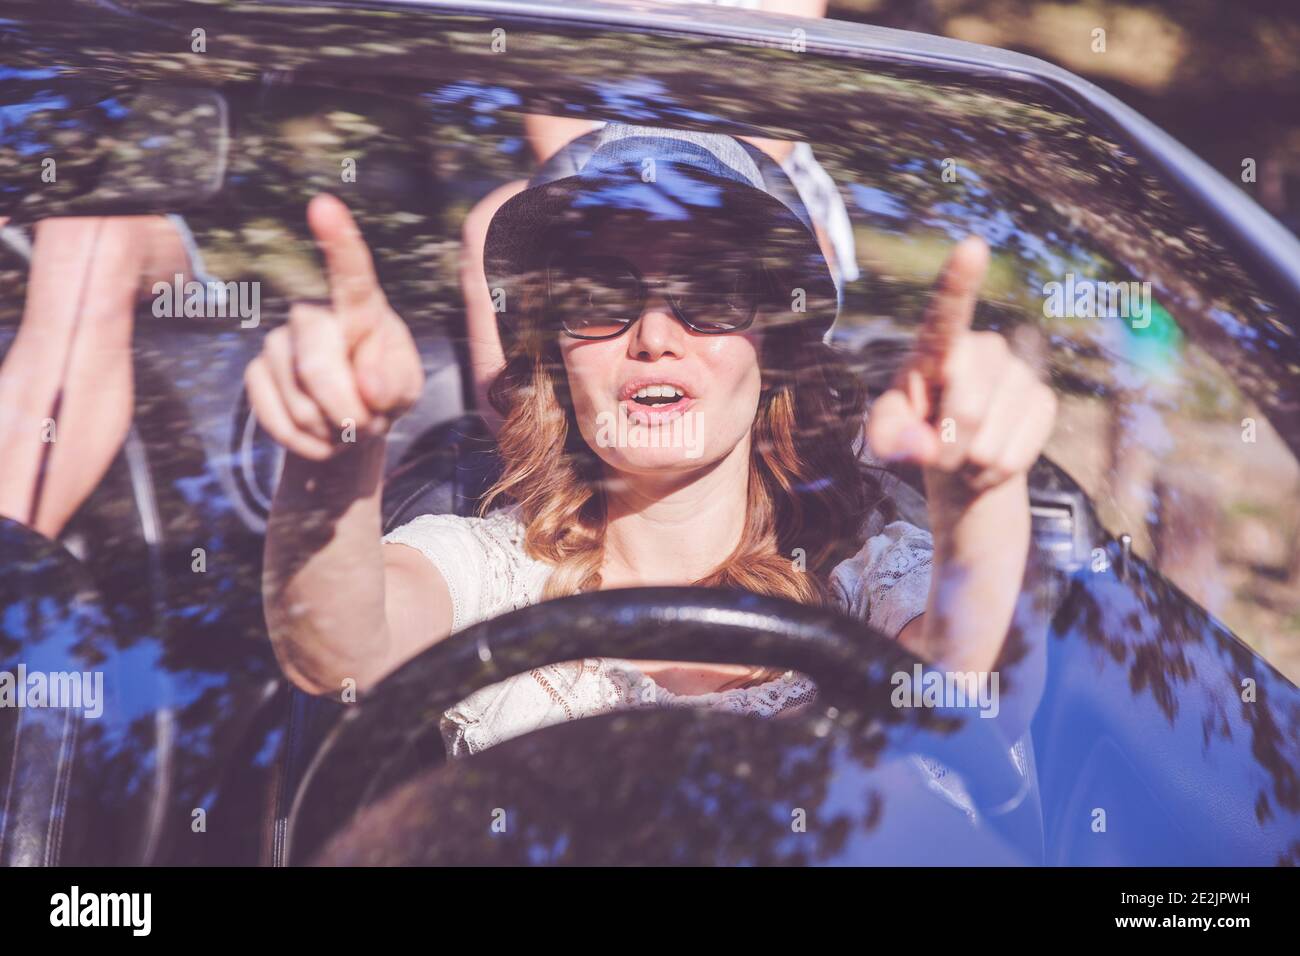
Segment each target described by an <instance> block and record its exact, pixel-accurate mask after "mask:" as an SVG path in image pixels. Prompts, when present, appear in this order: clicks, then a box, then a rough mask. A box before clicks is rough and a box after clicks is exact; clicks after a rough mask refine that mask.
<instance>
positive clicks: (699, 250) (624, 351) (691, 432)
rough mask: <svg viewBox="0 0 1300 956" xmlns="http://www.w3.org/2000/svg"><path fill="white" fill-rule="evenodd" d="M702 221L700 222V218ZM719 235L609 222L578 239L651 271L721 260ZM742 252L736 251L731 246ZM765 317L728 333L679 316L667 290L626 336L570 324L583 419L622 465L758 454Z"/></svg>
mask: <svg viewBox="0 0 1300 956" xmlns="http://www.w3.org/2000/svg"><path fill="white" fill-rule="evenodd" d="M690 225H691V226H697V224H694V223H692V224H690ZM710 249H713V250H716V249H717V246H716V241H715V242H711V241H709V240H708V239H705V238H704V237H703V236H702V235H700V234H699V233H696V234H694V235H691V236H689V237H685V236H681V235H680V234H678V236H677V237H676V238H674V236H673V235H670V234H665V233H664V231H663V230H662V229H659V230H655V229H653V227H650V228H647V227H645V226H644V225H642V226H641V227H639V228H632V227H630V226H629V224H628V223H627V222H622V223H620V222H615V221H613V220H610V221H607V225H604V226H602V227H599V228H597V229H596V230H594V231H593V232H592V234H591V235H590V236H589V237H585V238H583V239H581V240H578V241H576V242H574V243H572V244H571V245H570V247H569V249H568V251H569V253H570V254H577V255H593V254H597V255H601V256H606V257H618V258H622V259H626V260H627V261H629V262H631V263H632V264H633V265H634V266H635V267H636V269H637V270H638V271H639V272H640V273H641V274H642V275H643V276H646V277H647V278H651V277H660V276H672V275H679V274H680V273H681V272H682V271H683V270H682V265H683V263H687V264H688V267H689V268H693V269H694V270H695V271H697V272H698V270H699V269H700V263H701V262H708V261H716V260H709V259H707V258H706V257H707V256H710V255H713V254H714V252H711V251H709V250H710ZM731 251H732V253H733V256H734V254H735V252H736V250H734V249H733V250H731ZM761 339H762V335H761V333H760V332H758V331H757V323H755V324H754V325H752V326H750V328H749V329H746V330H744V331H740V332H731V333H727V334H725V335H709V334H705V333H701V332H696V331H694V330H693V329H690V328H688V327H687V326H686V325H684V324H683V323H682V322H680V321H678V320H677V318H676V317H675V316H674V314H673V310H672V307H671V305H670V304H669V303H668V302H667V301H666V300H665V299H664V298H663V296H662V295H661V294H660V292H659V291H651V292H650V293H649V294H648V296H647V298H646V302H645V305H644V307H643V309H642V311H641V313H640V319H639V321H637V322H634V323H633V324H632V327H631V328H630V329H628V330H627V331H625V332H623V333H622V334H621V335H619V336H617V337H616V338H611V339H603V340H595V341H586V340H581V339H575V338H572V337H570V336H567V335H564V334H562V333H560V351H561V354H562V355H563V358H564V366H565V370H566V371H567V373H568V383H569V391H570V394H571V397H572V401H573V409H574V413H575V416H576V418H577V423H578V428H579V430H580V431H581V433H582V437H583V438H584V439H585V440H586V442H587V444H588V445H589V446H590V447H591V448H592V450H593V451H594V452H595V453H596V455H598V456H599V457H600V458H601V460H602V461H604V462H605V464H606V465H607V466H608V467H610V468H612V469H614V470H615V471H617V472H621V473H629V474H655V473H673V472H679V473H684V472H690V471H693V470H695V469H699V468H703V467H707V466H711V465H714V464H716V463H717V462H719V461H721V460H722V459H724V458H726V457H727V456H728V455H729V454H732V453H739V454H743V455H744V456H745V459H746V460H747V459H748V450H749V435H750V429H751V427H752V426H753V423H754V417H755V415H756V414H757V411H758V402H759V392H760V389H761V384H762V382H761V375H760V370H759V349H760V345H761Z"/></svg>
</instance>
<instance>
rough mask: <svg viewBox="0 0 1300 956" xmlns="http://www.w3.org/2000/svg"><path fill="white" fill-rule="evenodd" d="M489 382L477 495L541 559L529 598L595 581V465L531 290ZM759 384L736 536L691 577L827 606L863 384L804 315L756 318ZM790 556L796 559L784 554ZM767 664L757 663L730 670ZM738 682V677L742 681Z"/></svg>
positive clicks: (599, 467) (843, 541) (600, 502)
mask: <svg viewBox="0 0 1300 956" xmlns="http://www.w3.org/2000/svg"><path fill="white" fill-rule="evenodd" d="M528 299H529V300H530V301H531V306H530V307H529V308H526V309H525V310H523V312H524V315H525V316H526V317H527V316H530V315H531V316H532V317H533V318H532V320H531V321H529V320H528V319H527V318H526V319H525V321H524V322H523V323H521V325H520V327H519V328H517V329H516V330H515V333H516V334H515V335H514V336H513V337H512V340H511V342H510V344H509V346H508V348H507V352H506V364H505V367H504V368H503V369H502V371H501V373H500V374H499V375H498V377H497V378H496V380H495V381H494V382H493V384H492V386H491V389H490V391H489V397H490V400H491V402H492V405H493V406H494V407H495V408H496V410H497V411H498V412H499V413H500V414H501V415H502V416H503V418H504V424H503V425H502V427H501V431H500V434H499V436H498V442H499V448H500V456H501V460H502V464H503V469H502V474H501V477H500V478H499V479H498V480H497V482H496V483H495V484H494V485H493V486H492V487H491V488H490V489H489V490H488V492H487V494H486V495H485V496H484V499H483V502H482V504H481V507H480V514H487V513H488V511H490V510H491V509H492V508H493V507H494V505H496V504H498V503H499V502H500V500H501V499H507V500H509V501H512V502H514V503H516V504H517V505H518V507H519V515H520V520H521V521H522V523H523V525H524V528H525V537H524V549H525V551H526V552H527V553H528V554H529V555H530V556H531V557H533V558H534V559H538V560H542V561H545V562H547V563H549V564H551V565H553V566H554V571H553V572H552V573H551V575H550V578H549V579H548V581H547V583H546V586H545V589H544V592H543V598H544V599H549V598H555V597H562V596H564V595H569V594H575V593H577V592H578V591H592V590H598V589H599V588H600V586H601V575H600V568H601V566H602V563H603V559H604V542H605V528H606V520H607V515H606V502H605V492H604V490H603V489H604V478H605V472H604V466H603V463H602V462H601V460H600V459H599V457H598V456H597V455H596V454H595V452H594V451H593V450H592V449H591V448H590V446H588V444H587V442H586V440H585V439H584V438H583V437H582V434H581V432H580V431H579V429H578V424H577V421H576V418H575V415H574V411H573V404H572V401H571V399H570V396H569V390H568V375H567V373H566V371H565V367H564V360H563V358H562V356H561V354H560V347H559V342H558V336H557V333H555V332H549V333H548V332H547V330H546V323H544V322H543V321H542V315H541V313H542V309H541V308H539V307H538V303H537V300H536V298H535V295H529V296H528ZM760 351H761V356H762V357H761V359H760V361H761V362H762V366H763V369H762V380H763V384H762V391H761V394H760V398H759V404H758V410H757V413H756V414H755V416H754V423H753V426H752V431H751V435H750V437H751V453H750V462H749V483H748V489H747V492H748V503H747V507H746V516H745V524H744V528H743V531H742V533H741V536H740V541H739V543H738V544H737V545H736V548H735V550H734V551H732V553H731V554H730V555H729V556H728V557H727V558H726V560H724V561H723V562H722V563H721V564H720V565H719V566H718V567H717V568H716V569H714V570H713V572H712V573H710V574H709V575H707V576H705V577H703V578H701V579H700V580H698V581H695V582H693V584H694V585H695V586H700V587H717V588H734V589H741V590H745V591H751V592H755V593H758V594H766V595H773V596H776V597H781V598H786V599H788V600H792V601H797V602H800V603H803V604H813V605H828V604H830V603H831V594H830V588H829V584H828V579H829V575H830V571H831V569H832V568H834V566H835V565H836V564H837V563H838V562H839V561H841V560H843V559H844V558H845V557H847V556H849V555H851V554H853V553H855V552H856V551H857V550H858V549H859V548H860V547H861V541H860V540H859V536H858V529H859V528H860V526H861V523H862V520H863V519H864V517H865V516H866V514H867V513H868V511H869V510H870V508H871V507H873V506H875V505H876V504H877V503H878V501H879V497H880V490H879V486H878V485H877V484H875V483H874V480H873V479H871V478H870V477H868V476H867V474H865V473H864V472H863V470H862V469H861V468H860V466H859V463H858V458H857V455H856V453H855V450H854V445H855V441H856V440H857V439H859V438H860V436H861V429H862V424H863V414H864V410H865V403H866V393H865V390H864V389H863V387H862V385H861V383H860V382H859V381H858V379H857V377H856V376H854V375H852V374H851V373H850V371H849V370H848V368H847V367H846V365H845V363H844V360H843V357H842V355H841V353H840V352H839V351H838V350H837V349H834V348H832V347H830V346H827V345H825V344H824V343H822V342H821V341H820V339H817V338H815V337H814V336H813V335H811V334H809V331H808V327H807V326H806V325H788V324H787V325H781V326H776V327H774V328H772V329H770V330H766V331H765V332H764V335H763V340H762V347H761V350H760ZM800 556H802V561H800V560H798V558H799V557H800ZM771 676H773V675H772V672H770V671H759V672H756V673H755V674H754V675H752V676H751V678H750V679H748V680H746V681H745V682H744V685H748V684H753V683H757V682H760V681H762V680H766V679H770V677H771ZM742 686H743V685H742Z"/></svg>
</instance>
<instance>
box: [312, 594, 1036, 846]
mask: <svg viewBox="0 0 1300 956" xmlns="http://www.w3.org/2000/svg"><path fill="white" fill-rule="evenodd" d="M602 656H604V657H618V658H623V659H651V660H655V659H658V660H684V661H699V662H720V661H741V662H743V663H746V664H756V665H763V666H770V667H780V668H786V669H792V670H796V671H799V672H801V673H806V674H808V676H810V677H811V678H812V679H813V680H814V682H815V683H816V684H817V688H818V699H819V705H820V706H827V705H830V706H831V707H833V708H834V713H835V714H836V718H837V719H838V720H841V721H845V722H848V723H850V724H851V725H852V726H855V727H865V726H866V725H868V724H870V723H871V722H872V721H882V722H885V723H887V724H890V725H891V734H892V735H893V736H892V737H891V740H892V741H893V743H894V744H895V745H898V744H902V745H904V746H911V745H912V744H915V745H916V746H915V749H916V750H917V751H919V752H922V753H926V754H928V755H930V756H934V757H936V758H937V759H940V760H942V761H944V762H945V763H946V764H947V765H948V766H950V767H953V769H956V770H957V771H958V772H961V773H963V776H966V775H968V774H969V775H972V776H973V777H974V778H975V779H974V780H973V781H972V782H973V783H974V786H972V787H971V788H970V789H971V791H972V796H973V797H974V798H975V799H976V801H977V803H978V804H981V805H983V806H996V805H998V804H999V803H1003V802H1005V801H1007V800H1009V799H1011V798H1012V797H1013V796H1014V794H1015V792H1016V791H1017V790H1019V789H1020V788H1021V785H1022V780H1021V778H1020V777H1019V776H1018V775H1017V774H1016V773H1015V772H1014V768H1012V767H1011V766H1010V763H1009V761H1008V760H1007V750H1008V747H1007V744H1006V742H1005V741H1004V740H1003V739H1002V738H1001V737H1000V735H999V734H998V733H997V732H996V731H995V729H994V727H993V726H991V722H988V721H983V720H979V719H978V718H974V717H973V715H971V714H969V713H967V714H958V713H954V712H953V711H951V710H943V709H939V708H935V709H928V710H922V709H903V710H900V709H898V708H895V707H893V706H892V705H891V703H890V701H889V693H888V691H889V690H890V689H891V686H892V685H891V680H890V677H891V675H894V674H897V673H899V672H907V673H912V672H913V668H914V667H915V666H922V667H924V666H925V665H924V664H923V662H921V661H920V659H919V658H917V657H915V656H913V655H912V654H910V653H909V652H908V651H906V650H905V649H904V648H903V647H901V646H900V645H899V644H898V643H897V642H895V641H891V640H889V639H887V638H885V637H884V636H883V635H881V634H879V633H877V632H875V631H873V630H872V629H870V628H869V627H868V626H867V625H865V624H864V623H862V622H861V621H858V620H856V619H853V618H850V617H848V616H847V615H844V614H842V613H840V612H838V611H835V610H831V609H826V608H817V607H809V606H806V605H802V604H797V603H794V602H791V601H786V600H782V599H779V598H774V597H767V596H761V595H756V594H751V593H748V592H742V591H723V590H715V589H708V588H696V587H686V588H681V587H660V588H627V589H619V590H613V591H597V592H592V593H588V594H579V595H574V596H572V597H566V598H561V599H558V600H554V601H546V602H542V603H540V604H535V605H530V606H528V607H525V608H521V609H519V610H516V611H513V612H511V613H508V614H505V615H502V616H500V617H496V618H493V619H490V620H487V621H483V622H481V623H479V624H477V625H474V626H473V627H470V628H467V629H466V630H464V631H461V632H459V633H457V634H454V635H452V636H451V637H449V638H447V639H446V640H444V641H442V642H440V643H439V644H436V645H434V646H433V647H431V648H429V649H428V650H426V651H424V652H423V653H421V654H420V655H418V656H417V657H415V658H414V659H412V660H411V661H409V662H407V663H406V664H405V665H403V666H402V667H401V668H399V669H398V670H397V671H395V672H394V673H393V674H391V675H389V676H388V677H387V678H385V679H384V680H383V681H382V682H380V684H379V685H377V686H376V687H375V688H374V689H373V690H371V691H370V692H369V693H368V694H366V695H365V697H364V699H363V700H359V701H358V702H357V703H355V704H350V705H347V707H346V709H345V711H344V713H343V714H342V716H341V719H340V720H339V722H338V723H337V724H336V725H335V726H334V728H333V729H332V730H331V732H330V733H329V735H328V736H327V738H326V740H325V742H324V743H323V745H322V746H321V748H320V749H319V750H318V751H317V754H316V756H315V757H314V759H313V761H312V764H311V766H310V767H309V768H308V770H307V773H306V774H305V776H304V780H303V783H302V786H301V787H300V789H299V791H298V794H297V795H296V798H295V801H294V807H293V810H292V812H291V814H290V817H289V821H288V823H289V826H288V834H287V839H288V841H289V849H288V858H289V859H290V861H291V862H297V861H302V860H306V859H309V858H310V856H311V854H312V852H313V851H314V850H315V849H316V848H317V847H319V846H320V845H322V843H323V842H324V840H326V839H328V837H329V836H330V835H331V834H332V833H333V832H335V831H336V830H337V829H338V828H339V827H340V826H342V825H344V824H345V823H346V822H347V821H348V820H349V819H350V818H351V817H352V815H353V814H354V813H355V812H356V811H357V810H358V809H359V808H361V807H362V806H363V805H364V804H365V803H366V802H367V801H368V800H369V799H370V798H371V797H373V796H376V795H378V794H381V793H383V792H386V791H387V790H388V789H390V788H391V787H393V786H395V785H397V784H399V783H400V782H402V780H403V779H405V777H406V776H407V775H409V771H405V772H402V771H399V772H398V773H396V774H394V773H392V772H390V770H391V768H393V767H394V766H405V765H404V764H402V762H401V761H399V760H398V759H396V755H398V754H400V753H402V752H403V751H404V750H406V749H407V748H410V747H416V746H418V747H420V748H422V750H421V753H422V754H428V753H429V750H428V749H427V748H431V747H432V746H434V744H433V743H432V741H431V740H430V739H429V738H430V737H432V736H434V735H436V732H437V726H438V718H439V716H440V715H441V714H442V712H443V711H445V710H446V709H447V708H449V707H451V706H452V705H454V704H456V703H457V702H459V701H461V700H463V699H464V698H465V697H467V696H469V694H470V693H473V691H475V690H477V689H478V688H480V687H485V686H488V685H490V684H494V683H497V682H499V681H501V680H504V679H505V678H507V677H510V676H512V675H514V674H519V673H523V672H526V671H527V670H529V669H531V668H535V667H540V666H544V665H546V664H551V663H557V662H561V661H567V660H580V659H583V658H587V657H602ZM412 715H418V716H420V717H422V719H419V720H415V721H412V719H411V717H412ZM413 725H414V726H415V727H416V730H415V731H412V730H411V727H412V726H413ZM431 729H432V730H431ZM436 746H437V748H438V749H439V751H441V738H440V737H439V738H438V740H437V745H436ZM375 753H384V754H392V755H394V756H393V757H391V758H387V759H388V763H387V765H386V767H383V768H381V769H380V770H379V772H378V773H376V774H371V775H363V774H360V773H358V772H357V768H358V767H361V766H367V765H372V764H373V760H374V754H375ZM426 766H427V764H426Z"/></svg>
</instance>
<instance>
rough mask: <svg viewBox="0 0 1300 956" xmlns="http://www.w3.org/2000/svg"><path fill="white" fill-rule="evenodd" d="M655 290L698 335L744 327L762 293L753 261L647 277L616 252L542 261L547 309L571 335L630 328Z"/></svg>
mask: <svg viewBox="0 0 1300 956" xmlns="http://www.w3.org/2000/svg"><path fill="white" fill-rule="evenodd" d="M652 290H653V291H657V292H659V293H660V294H661V295H662V296H663V297H664V300H665V301H666V302H667V303H668V305H669V307H670V308H671V309H672V311H673V315H674V316H675V317H676V318H677V320H678V321H679V322H681V323H682V324H683V325H685V326H686V327H687V328H689V329H691V330H693V331H695V332H699V333H701V334H703V335H726V334H728V333H731V332H740V331H742V330H743V329H747V328H749V326H750V325H752V324H753V322H754V317H755V316H756V315H757V314H758V309H759V305H760V304H761V303H762V302H763V301H764V299H765V297H766V295H767V285H766V274H765V272H764V270H763V265H762V263H761V262H758V261H750V262H746V263H735V264H724V265H718V264H716V263H710V264H709V265H708V266H707V267H705V266H700V267H697V268H688V269H686V270H683V271H682V272H681V274H678V275H675V276H662V277H655V278H647V277H646V276H644V275H642V274H641V272H640V270H638V269H637V268H636V266H635V265H633V264H632V263H631V262H629V261H627V260H626V259H623V258H620V257H618V256H583V255H579V256H572V255H571V256H563V257H560V258H556V259H554V260H553V261H551V262H550V263H549V264H548V265H547V267H546V305H547V315H548V316H549V318H550V321H551V322H552V324H553V325H554V326H557V327H558V328H560V329H562V330H563V331H564V333H565V334H566V335H569V336H571V337H573V338H575V339H612V338H615V337H616V336H619V335H622V334H623V333H624V332H626V331H627V330H628V329H630V328H631V327H632V325H633V323H635V322H636V321H637V320H638V319H639V318H641V314H642V313H643V312H644V311H645V305H646V302H647V300H648V299H649V296H650V293H651V291H652Z"/></svg>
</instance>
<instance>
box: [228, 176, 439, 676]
mask: <svg viewBox="0 0 1300 956" xmlns="http://www.w3.org/2000/svg"><path fill="white" fill-rule="evenodd" d="M308 222H309V224H310V225H311V228H312V231H313V232H314V233H315V235H316V238H317V240H318V242H319V243H320V245H321V248H322V250H323V251H324V254H325V259H326V262H327V266H328V271H329V281H330V295H331V300H332V304H331V306H330V307H328V308H326V307H321V306H309V305H296V306H294V307H293V309H292V310H291V312H290V316H289V321H288V323H287V324H285V325H284V326H281V327H280V328H278V329H275V330H274V331H272V332H271V333H269V334H268V335H267V337H266V340H265V344H264V345H263V349H262V353H261V355H259V356H258V357H257V358H256V359H254V360H253V361H252V362H251V363H250V364H249V367H248V371H247V372H246V374H245V383H246V386H247V389H248V395H249V401H250V403H251V404H252V406H253V410H254V412H255V413H256V415H257V418H258V421H259V422H260V423H261V424H262V427H263V428H265V429H266V431H267V432H268V433H269V434H270V435H271V436H272V437H273V438H275V440H276V441H278V442H280V444H282V445H283V446H284V447H285V449H286V450H287V451H288V457H287V460H286V463H285V470H284V475H283V476H282V478H281V480H280V485H279V487H278V488H277V489H276V494H275V501H274V502H273V504H272V508H271V515H270V518H269V520H268V522H267V534H266V557H265V563H264V566H263V572H262V592H263V600H264V604H265V609H266V620H267V627H268V630H269V631H270V634H271V641H272V644H273V646H274V648H275V653H276V657H277V659H278V660H279V661H280V664H281V667H282V668H283V669H284V671H285V674H286V675H287V676H288V677H289V679H290V680H292V681H293V682H294V683H295V684H297V685H298V686H299V687H301V688H302V689H304V690H306V691H309V692H311V693H322V694H323V693H336V692H338V691H339V690H340V689H342V688H343V687H344V686H346V682H347V681H349V680H350V681H353V682H355V686H356V687H358V688H365V687H369V686H370V685H372V684H373V683H375V682H376V681H377V680H379V679H380V678H381V677H383V676H384V675H385V674H387V673H388V672H389V671H391V670H393V669H394V668H395V667H396V666H397V665H398V664H400V663H401V662H402V661H404V660H406V659H407V658H409V657H411V656H413V655H414V654H415V653H416V652H417V651H419V650H420V649H422V648H423V647H424V646H426V645H428V644H430V643H433V642H434V641H436V640H437V639H438V638H439V637H440V636H445V635H446V634H447V633H449V632H450V630H451V622H452V612H451V598H450V595H449V594H448V592H447V586H446V583H445V582H444V581H443V580H442V577H441V575H439V574H438V572H437V570H436V569H435V568H433V567H432V566H431V565H430V564H429V562H428V561H426V560H425V559H424V558H423V557H422V556H421V555H420V554H418V553H417V552H415V551H412V550H411V549H409V548H399V547H385V546H384V545H383V543H382V541H381V536H382V515H381V496H382V491H383V468H384V436H385V434H386V433H387V431H388V428H389V427H390V426H391V424H392V422H393V421H394V420H396V418H397V417H399V416H400V415H401V414H402V413H403V412H404V411H406V409H407V408H409V407H410V406H411V405H412V404H413V403H414V402H415V400H416V399H417V398H418V397H419V394H420V391H421V389H422V388H423V385H424V373H423V370H422V368H421V364H420V355H419V351H418V350H417V349H416V347H415V342H414V340H413V339H412V338H411V333H410V330H409V329H407V327H406V323H404V322H403V321H402V319H401V318H400V317H399V316H398V315H397V313H395V312H394V311H393V309H392V307H391V306H390V305H389V304H388V300H387V298H386V297H385V296H384V293H383V290H382V289H380V287H379V281H378V279H377V278H376V276H375V272H374V264H373V262H372V261H371V258H370V251H369V250H368V249H367V248H366V245H365V242H364V240H363V239H362V237H361V233H360V230H358V229H357V227H356V224H355V222H353V220H352V216H351V214H350V213H349V212H348V210H347V207H346V206H344V205H343V203H341V202H340V201H339V200H337V199H335V198H334V197H332V196H317V197H316V198H315V199H313V200H312V202H311V205H310V206H309V207H308Z"/></svg>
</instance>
